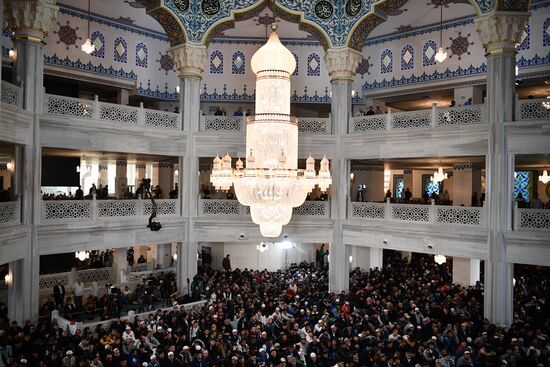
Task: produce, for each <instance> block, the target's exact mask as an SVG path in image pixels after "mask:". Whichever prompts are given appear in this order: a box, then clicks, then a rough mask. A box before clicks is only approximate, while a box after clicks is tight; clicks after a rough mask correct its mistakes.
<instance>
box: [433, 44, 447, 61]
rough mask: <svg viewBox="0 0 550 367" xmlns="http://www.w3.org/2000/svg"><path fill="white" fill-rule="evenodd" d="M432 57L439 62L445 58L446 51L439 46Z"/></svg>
mask: <svg viewBox="0 0 550 367" xmlns="http://www.w3.org/2000/svg"><path fill="white" fill-rule="evenodd" d="M434 58H435V61H437V62H439V63H441V62H443V61H445V60H447V52H445V51H444V50H443V47H439V48H438V49H437V53H436V54H435V56H434Z"/></svg>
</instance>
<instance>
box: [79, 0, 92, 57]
mask: <svg viewBox="0 0 550 367" xmlns="http://www.w3.org/2000/svg"><path fill="white" fill-rule="evenodd" d="M90 1H91V0H88V34H87V37H86V42H84V43H83V44H82V46H81V47H80V48H81V49H82V51H84V52H85V53H87V54H88V55H89V54H91V53H92V52H94V51H95V46H94V45H93V44H92V40H91V39H90Z"/></svg>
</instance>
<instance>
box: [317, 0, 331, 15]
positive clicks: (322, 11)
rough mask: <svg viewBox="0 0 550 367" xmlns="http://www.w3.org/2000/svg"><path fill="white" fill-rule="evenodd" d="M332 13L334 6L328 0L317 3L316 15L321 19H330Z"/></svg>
mask: <svg viewBox="0 0 550 367" xmlns="http://www.w3.org/2000/svg"><path fill="white" fill-rule="evenodd" d="M332 13H334V8H333V6H332V4H331V3H330V2H328V1H327V0H321V1H319V2H317V4H315V15H317V17H318V18H319V19H328V18H330V17H332Z"/></svg>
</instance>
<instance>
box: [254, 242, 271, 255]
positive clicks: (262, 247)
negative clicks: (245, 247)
mask: <svg viewBox="0 0 550 367" xmlns="http://www.w3.org/2000/svg"><path fill="white" fill-rule="evenodd" d="M256 250H258V251H260V252H261V253H264V252H266V251H267V250H269V246H268V245H267V243H265V242H262V243H260V244H259V245H256Z"/></svg>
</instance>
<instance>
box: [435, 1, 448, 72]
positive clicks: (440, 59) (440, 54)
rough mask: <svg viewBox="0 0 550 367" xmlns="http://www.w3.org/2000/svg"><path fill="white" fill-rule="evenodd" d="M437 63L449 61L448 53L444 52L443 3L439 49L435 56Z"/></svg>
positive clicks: (440, 15) (440, 17) (440, 16)
mask: <svg viewBox="0 0 550 367" xmlns="http://www.w3.org/2000/svg"><path fill="white" fill-rule="evenodd" d="M434 58H435V61H437V62H439V63H441V62H443V61H445V60H447V52H445V51H444V50H443V3H441V7H440V13H439V48H438V49H437V53H436V54H435V56H434Z"/></svg>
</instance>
